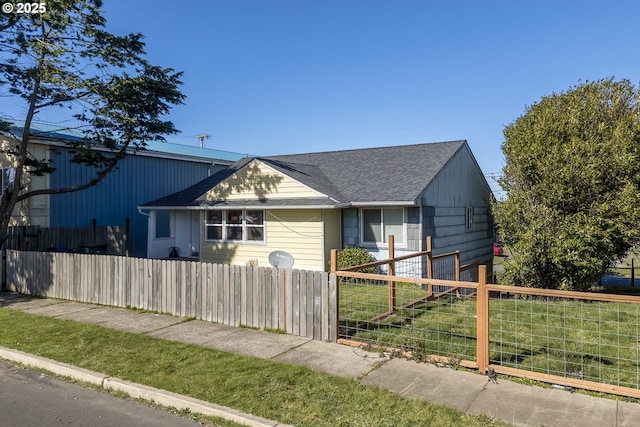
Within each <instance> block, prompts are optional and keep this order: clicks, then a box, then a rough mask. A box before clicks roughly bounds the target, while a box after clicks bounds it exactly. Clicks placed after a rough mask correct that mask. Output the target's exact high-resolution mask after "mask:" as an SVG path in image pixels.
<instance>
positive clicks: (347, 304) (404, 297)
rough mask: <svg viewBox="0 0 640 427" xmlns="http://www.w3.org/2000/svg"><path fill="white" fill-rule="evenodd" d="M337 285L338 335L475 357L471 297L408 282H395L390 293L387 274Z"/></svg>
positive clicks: (418, 353) (422, 352) (417, 354)
mask: <svg viewBox="0 0 640 427" xmlns="http://www.w3.org/2000/svg"><path fill="white" fill-rule="evenodd" d="M339 286H340V292H339V295H340V300H339V319H340V320H339V322H340V338H344V339H350V340H355V341H358V342H362V343H366V344H369V345H372V346H376V347H382V348H393V349H398V350H400V351H403V352H410V353H411V354H412V355H413V357H414V358H421V357H423V356H427V355H435V356H442V357H446V358H449V359H452V360H475V352H476V337H475V331H476V322H475V310H476V304H475V301H474V299H473V298H465V297H462V296H457V295H456V294H455V293H451V294H445V295H440V296H437V295H436V294H434V292H433V291H430V290H429V287H428V286H427V285H420V284H416V283H406V282H398V283H395V285H394V290H395V294H394V295H393V296H390V291H389V289H390V287H389V284H388V282H387V281H386V280H371V279H353V278H349V279H346V278H341V281H340V285H339ZM394 297H395V298H394ZM390 300H393V303H392V304H391V305H390Z"/></svg>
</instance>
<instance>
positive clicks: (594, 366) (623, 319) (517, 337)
mask: <svg viewBox="0 0 640 427" xmlns="http://www.w3.org/2000/svg"><path fill="white" fill-rule="evenodd" d="M499 295H500V296H498V297H496V298H492V299H491V301H490V309H489V310H490V316H489V324H490V332H489V339H490V342H489V357H490V359H491V363H492V364H495V365H499V366H505V367H510V368H515V369H520V370H526V371H530V372H533V373H542V374H547V375H555V376H560V377H565V378H572V379H578V380H584V381H590V382H596V383H601V384H609V385H614V386H619V387H629V388H635V389H638V388H640V367H639V364H638V361H639V358H640V304H638V303H632V302H616V301H593V300H587V299H584V298H558V297H548V296H532V295H522V294H520V295H513V294H504V293H503V294H499Z"/></svg>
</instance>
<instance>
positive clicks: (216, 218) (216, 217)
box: [207, 211, 222, 224]
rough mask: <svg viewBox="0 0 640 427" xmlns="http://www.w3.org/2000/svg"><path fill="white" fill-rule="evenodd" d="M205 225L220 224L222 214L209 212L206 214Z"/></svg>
mask: <svg viewBox="0 0 640 427" xmlns="http://www.w3.org/2000/svg"><path fill="white" fill-rule="evenodd" d="M207 224H222V212H220V211H209V212H208V213H207Z"/></svg>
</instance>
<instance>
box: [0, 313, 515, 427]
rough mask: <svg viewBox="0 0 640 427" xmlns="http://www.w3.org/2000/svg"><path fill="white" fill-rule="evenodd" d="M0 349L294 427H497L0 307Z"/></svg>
mask: <svg viewBox="0 0 640 427" xmlns="http://www.w3.org/2000/svg"><path fill="white" fill-rule="evenodd" d="M0 323H1V324H2V326H3V331H2V334H0V345H2V346H4V347H8V348H13V349H17V350H21V351H24V352H27V353H31V354H35V355H38V356H42V357H46V358H50V359H53V360H57V361H60V362H65V363H69V364H71V365H75V366H78V367H82V368H85V369H90V370H93V371H97V372H101V373H104V374H106V375H109V376H114V377H118V378H121V379H124V380H128V381H132V382H136V383H139V384H145V385H149V386H152V387H157V388H160V389H164V390H167V391H172V392H175V393H179V394H183V395H187V396H192V397H195V398H198V399H202V400H205V401H208V402H212V403H216V404H219V405H224V406H228V407H231V408H235V409H237V410H240V411H244V412H247V413H251V414H254V415H257V416H260V417H264V418H267V419H273V420H278V421H280V422H282V423H287V424H293V425H296V426H300V427H302V426H376V427H382V426H412V427H413V426H416V425H429V426H460V425H465V426H494V425H495V426H498V425H505V424H503V423H500V422H496V421H494V420H491V419H489V418H488V417H485V416H478V417H472V416H469V415H467V414H465V413H464V412H462V411H458V410H456V409H452V408H448V407H445V406H441V405H434V404H431V403H428V402H425V401H423V400H417V399H408V398H403V397H401V396H399V395H396V394H394V393H392V392H390V391H387V390H384V389H381V388H378V387H372V386H366V385H363V384H361V383H359V382H358V381H356V380H352V379H347V378H341V377H335V376H332V375H328V374H325V373H322V372H317V371H313V370H311V369H309V368H306V367H302V366H294V365H289V364H286V363H279V362H273V361H269V360H263V359H258V358H254V357H248V356H242V355H236V354H231V353H226V352H222V351H218V350H213V349H207V348H204V347H199V346H196V345H188V344H182V343H177V342H172V341H166V340H161V339H157V338H153V337H148V336H146V335H138V334H132V333H127V332H122V331H117V330H113V329H108V328H104V327H101V326H98V325H91V324H83V323H78V322H73V321H68V320H62V319H55V318H50V317H43V316H37V315H31V314H28V313H23V312H19V311H14V310H10V309H0Z"/></svg>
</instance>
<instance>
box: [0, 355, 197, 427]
mask: <svg viewBox="0 0 640 427" xmlns="http://www.w3.org/2000/svg"><path fill="white" fill-rule="evenodd" d="M0 425H2V426H3V427H13V426H16V427H18V426H20V427H23V426H38V427H47V426H62V425H64V426H87V427H89V426H91V427H103V426H136V427H137V426H149V427H164V426H167V427H169V426H172V427H194V426H199V425H201V424H200V423H197V422H195V421H191V420H188V419H185V418H180V417H178V416H177V415H174V414H171V413H169V412H167V411H164V410H162V409H156V408H152V407H150V406H146V405H143V404H141V403H137V402H135V401H130V400H125V399H120V398H117V397H113V396H111V395H109V394H107V393H103V392H100V391H96V390H92V389H89V388H85V387H82V386H79V385H76V384H71V383H67V382H64V381H61V380H58V379H55V378H51V377H48V376H46V375H43V374H41V373H39V372H36V371H31V370H29V369H25V368H21V367H17V366H13V365H10V364H7V363H5V362H3V361H0Z"/></svg>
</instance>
